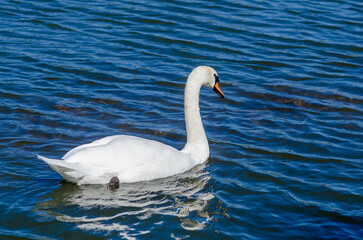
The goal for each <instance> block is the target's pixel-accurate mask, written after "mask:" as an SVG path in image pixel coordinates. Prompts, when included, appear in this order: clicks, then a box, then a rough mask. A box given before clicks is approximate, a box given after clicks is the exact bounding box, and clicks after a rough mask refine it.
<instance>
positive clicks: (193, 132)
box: [182, 78, 209, 163]
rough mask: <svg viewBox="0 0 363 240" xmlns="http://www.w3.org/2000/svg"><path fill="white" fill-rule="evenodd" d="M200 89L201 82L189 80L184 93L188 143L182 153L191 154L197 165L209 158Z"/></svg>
mask: <svg viewBox="0 0 363 240" xmlns="http://www.w3.org/2000/svg"><path fill="white" fill-rule="evenodd" d="M200 88H201V84H200V82H198V81H192V80H191V79H190V78H188V80H187V83H186V85H185V92H184V113H185V125H186V130H187V143H186V144H185V147H184V148H183V150H182V151H183V152H185V153H188V154H190V155H191V157H192V158H193V160H194V161H196V162H197V163H202V162H204V161H206V160H207V159H208V157H209V146H208V140H207V136H206V135H205V131H204V127H203V123H202V118H201V116H200V111H199V93H200Z"/></svg>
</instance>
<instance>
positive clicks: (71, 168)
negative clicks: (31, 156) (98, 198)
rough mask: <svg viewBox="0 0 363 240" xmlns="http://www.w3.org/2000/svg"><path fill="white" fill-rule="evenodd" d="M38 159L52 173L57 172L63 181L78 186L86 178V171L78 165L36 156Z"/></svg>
mask: <svg viewBox="0 0 363 240" xmlns="http://www.w3.org/2000/svg"><path fill="white" fill-rule="evenodd" d="M37 157H38V159H40V160H43V161H44V162H45V163H47V164H48V165H49V167H51V168H52V169H53V170H54V171H56V172H58V173H59V174H60V175H61V176H62V177H63V178H64V179H65V180H67V181H69V182H73V183H77V184H79V183H80V181H82V179H83V178H84V177H85V176H86V171H85V170H84V169H82V167H81V166H80V165H79V164H76V163H70V162H65V161H63V160H58V159H51V158H46V157H43V156H40V155H37Z"/></svg>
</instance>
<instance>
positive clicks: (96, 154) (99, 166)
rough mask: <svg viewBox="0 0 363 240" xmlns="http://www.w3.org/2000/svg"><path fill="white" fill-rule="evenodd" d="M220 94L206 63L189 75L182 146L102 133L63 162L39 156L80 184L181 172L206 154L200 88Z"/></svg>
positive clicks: (122, 180)
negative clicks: (103, 134) (185, 140)
mask: <svg viewBox="0 0 363 240" xmlns="http://www.w3.org/2000/svg"><path fill="white" fill-rule="evenodd" d="M202 85H204V86H207V87H209V88H211V89H213V90H214V91H215V92H217V94H218V95H219V96H220V97H222V98H223V97H224V95H223V93H222V91H221V90H220V88H219V78H218V75H217V73H216V71H215V70H214V69H213V68H211V67H207V66H199V67H197V68H195V69H194V70H193V71H192V72H191V73H190V75H189V77H188V80H187V83H186V86H185V93H184V112H185V123H186V130H187V143H186V145H185V147H184V148H183V149H182V150H180V151H179V150H177V149H175V148H173V147H171V146H168V145H166V144H163V143H160V142H157V141H154V140H149V139H144V138H140V137H135V136H129V135H115V136H109V137H105V138H102V139H99V140H96V141H94V142H91V143H88V144H84V145H81V146H78V147H76V148H74V149H72V150H70V151H69V152H67V153H66V154H65V155H64V156H63V157H62V160H57V159H50V158H46V157H42V156H39V155H38V158H39V159H41V160H43V161H44V162H46V163H47V164H48V165H49V166H50V167H51V168H52V169H53V170H55V171H57V172H58V173H59V174H60V175H61V176H62V177H63V178H64V179H65V180H67V181H70V182H73V183H77V184H79V185H81V184H106V183H108V182H109V181H110V179H112V178H113V177H117V178H118V180H119V182H121V183H122V182H139V181H150V180H153V179H157V178H165V177H168V176H172V175H175V174H179V173H183V172H185V171H187V170H189V169H191V168H193V167H194V166H196V165H198V164H200V163H203V162H205V161H206V160H207V159H208V157H209V146H208V140H207V137H206V135H205V131H204V128H203V124H202V120H201V116H200V112H199V92H200V88H201V86H202Z"/></svg>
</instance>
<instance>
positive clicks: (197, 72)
mask: <svg viewBox="0 0 363 240" xmlns="http://www.w3.org/2000/svg"><path fill="white" fill-rule="evenodd" d="M189 78H190V79H193V81H199V82H200V84H201V85H203V86H205V87H209V88H210V89H212V90H213V91H215V92H216V93H217V94H218V96H220V97H221V98H224V94H223V92H222V90H221V89H220V87H219V77H218V74H217V72H216V70H214V69H213V68H211V67H209V66H199V67H196V68H194V69H193V71H192V72H191V73H190V75H189Z"/></svg>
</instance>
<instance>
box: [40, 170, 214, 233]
mask: <svg viewBox="0 0 363 240" xmlns="http://www.w3.org/2000/svg"><path fill="white" fill-rule="evenodd" d="M209 179H210V177H209V174H208V172H207V171H206V170H205V165H203V164H202V165H198V166H196V167H194V168H193V169H192V170H190V171H188V172H186V173H183V174H180V175H177V176H172V177H169V178H165V179H158V180H155V181H150V182H139V183H132V184H120V187H119V188H118V189H116V190H110V189H108V188H107V187H106V186H104V185H82V186H77V185H74V184H70V183H66V182H62V183H61V184H60V187H59V188H58V189H56V190H54V192H53V193H51V194H50V195H49V196H46V197H45V201H43V202H39V203H38V204H37V205H36V207H35V211H36V212H38V213H41V212H43V213H44V212H45V213H46V214H47V215H50V216H53V217H55V218H56V219H58V220H59V221H63V222H74V223H76V225H77V227H79V228H81V229H83V230H86V231H87V230H90V231H107V232H113V231H117V232H118V234H119V235H121V236H122V237H126V238H128V237H131V236H133V235H134V236H135V234H136V235H139V234H140V230H143V231H145V232H146V233H147V231H149V230H150V228H152V227H153V226H154V227H156V226H157V225H160V224H162V223H164V224H165V223H167V224H171V225H172V224H177V225H178V226H175V225H174V227H180V226H181V227H182V228H183V229H186V230H197V229H203V228H204V227H205V224H206V223H207V222H209V221H210V219H211V217H213V216H211V215H210V214H209V213H208V211H207V206H208V204H209V202H210V200H211V199H213V198H214V196H213V194H212V193H211V189H210V187H208V186H207V183H208V180H209ZM143 224H145V226H142V225H143Z"/></svg>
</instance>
